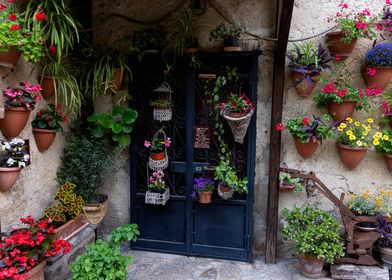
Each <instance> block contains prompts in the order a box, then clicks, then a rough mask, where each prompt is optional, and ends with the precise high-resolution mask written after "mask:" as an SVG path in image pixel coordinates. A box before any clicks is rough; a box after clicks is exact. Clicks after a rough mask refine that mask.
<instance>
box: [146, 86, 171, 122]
mask: <svg viewBox="0 0 392 280" xmlns="http://www.w3.org/2000/svg"><path fill="white" fill-rule="evenodd" d="M154 93H155V94H156V96H157V97H156V98H155V99H154V100H151V101H150V105H151V106H152V107H154V110H153V112H152V114H153V118H154V120H157V121H160V122H161V121H170V120H171V119H172V116H173V112H172V105H173V102H172V100H171V94H172V93H173V90H172V89H171V87H170V85H169V84H168V83H166V82H163V83H162V84H161V85H160V86H159V87H157V88H156V89H154ZM155 94H154V95H155Z"/></svg>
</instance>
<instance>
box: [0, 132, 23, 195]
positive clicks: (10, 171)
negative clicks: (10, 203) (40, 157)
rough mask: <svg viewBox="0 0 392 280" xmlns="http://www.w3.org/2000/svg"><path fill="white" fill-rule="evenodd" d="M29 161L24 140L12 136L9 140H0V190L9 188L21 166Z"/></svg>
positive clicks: (14, 181)
mask: <svg viewBox="0 0 392 280" xmlns="http://www.w3.org/2000/svg"><path fill="white" fill-rule="evenodd" d="M29 163H30V155H29V153H28V147H27V145H26V142H25V141H24V140H22V139H19V138H14V139H12V140H11V141H10V142H8V141H0V191H3V192H6V191H8V190H10V189H11V188H12V186H13V185H14V184H15V183H16V180H18V178H19V174H20V171H21V170H22V168H25V167H26V165H28V164H29Z"/></svg>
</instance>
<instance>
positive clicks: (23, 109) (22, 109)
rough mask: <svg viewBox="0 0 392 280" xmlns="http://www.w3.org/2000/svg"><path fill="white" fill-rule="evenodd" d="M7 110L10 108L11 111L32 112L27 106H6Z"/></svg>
mask: <svg viewBox="0 0 392 280" xmlns="http://www.w3.org/2000/svg"><path fill="white" fill-rule="evenodd" d="M5 110H6V111H7V110H9V111H27V112H29V113H30V111H29V110H27V109H26V108H25V107H7V106H5Z"/></svg>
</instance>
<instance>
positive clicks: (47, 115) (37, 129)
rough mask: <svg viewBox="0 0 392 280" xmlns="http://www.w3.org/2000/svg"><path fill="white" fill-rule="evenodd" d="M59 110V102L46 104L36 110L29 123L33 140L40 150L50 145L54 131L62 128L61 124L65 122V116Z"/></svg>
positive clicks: (42, 150)
mask: <svg viewBox="0 0 392 280" xmlns="http://www.w3.org/2000/svg"><path fill="white" fill-rule="evenodd" d="M60 110H61V106H60V104H57V105H54V104H48V106H47V107H45V108H44V109H41V110H39V111H38V112H37V115H36V116H35V118H34V120H33V122H32V123H31V125H32V126H33V133H34V138H35V142H36V144H37V147H38V150H39V151H40V152H44V151H46V150H47V149H48V148H49V147H50V145H52V143H53V141H54V138H55V137H56V133H57V132H61V131H62V130H63V128H62V127H61V124H62V123H66V122H67V117H66V116H64V115H63V113H62V112H61V111H60Z"/></svg>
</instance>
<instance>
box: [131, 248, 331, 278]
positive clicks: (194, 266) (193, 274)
mask: <svg viewBox="0 0 392 280" xmlns="http://www.w3.org/2000/svg"><path fill="white" fill-rule="evenodd" d="M126 254H127V255H130V256H132V258H133V264H132V265H131V266H130V267H129V268H128V279H129V280H131V279H132V280H197V279H200V280H305V279H308V278H306V277H304V276H302V275H301V274H300V272H299V263H298V260H297V259H280V260H278V262H277V264H268V265H267V264H266V263H265V262H264V259H261V258H260V259H255V260H254V261H253V263H251V264H249V263H244V262H237V261H228V260H217V259H209V258H196V257H185V256H179V255H171V254H161V253H152V252H145V251H136V250H135V251H133V250H132V251H127V252H126ZM319 279H320V280H327V279H329V280H330V279H331V278H326V277H321V278H319Z"/></svg>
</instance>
